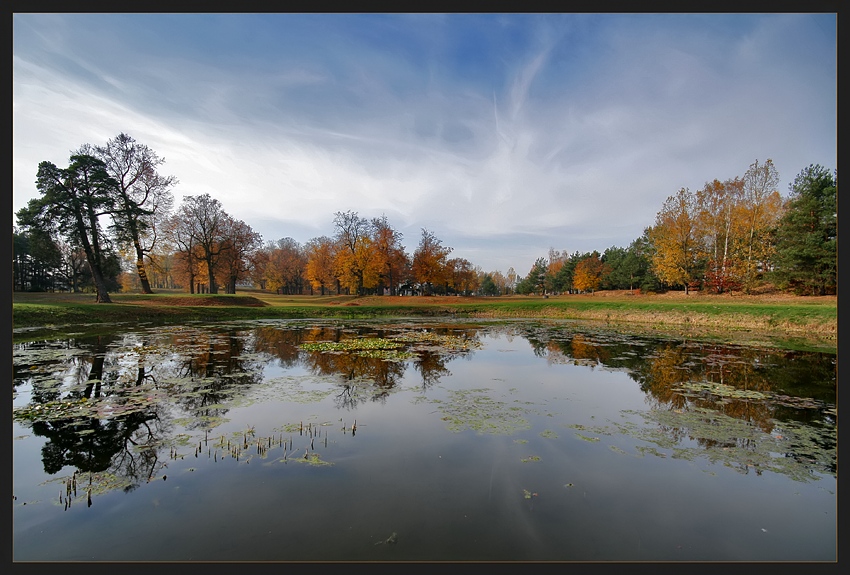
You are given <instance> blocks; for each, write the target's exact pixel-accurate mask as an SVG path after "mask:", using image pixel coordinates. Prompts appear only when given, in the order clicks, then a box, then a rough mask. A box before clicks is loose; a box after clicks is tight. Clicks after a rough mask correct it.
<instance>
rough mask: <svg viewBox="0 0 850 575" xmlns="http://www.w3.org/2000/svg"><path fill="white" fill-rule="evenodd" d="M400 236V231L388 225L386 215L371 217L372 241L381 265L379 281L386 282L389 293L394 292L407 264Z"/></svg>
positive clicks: (393, 293) (392, 293)
mask: <svg viewBox="0 0 850 575" xmlns="http://www.w3.org/2000/svg"><path fill="white" fill-rule="evenodd" d="M402 238H403V236H402V234H401V232H399V231H397V230H396V229H394V228H393V227H392V226H391V225H390V223H389V221H388V220H387V216H386V215H383V216H381V217H380V218H373V219H372V243H373V246H374V248H375V250H376V251H377V255H378V262H379V265H380V267H381V281H382V283H383V282H386V283H385V284H384V285H386V286H387V287H388V288H389V290H390V295H395V294H396V286H397V285H398V284H399V282H400V281H401V279H402V278H403V276H404V272H405V269H406V268H407V267H408V266H409V261H408V257H407V254H406V253H405V251H404V246H402V244H401V240H402Z"/></svg>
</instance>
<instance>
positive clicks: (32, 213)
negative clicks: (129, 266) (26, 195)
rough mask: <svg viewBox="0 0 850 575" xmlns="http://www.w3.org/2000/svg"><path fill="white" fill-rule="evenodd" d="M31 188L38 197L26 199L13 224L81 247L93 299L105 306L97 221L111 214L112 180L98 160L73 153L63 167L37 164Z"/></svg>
mask: <svg viewBox="0 0 850 575" xmlns="http://www.w3.org/2000/svg"><path fill="white" fill-rule="evenodd" d="M36 186H37V188H38V191H39V192H41V197H39V198H34V199H32V200H30V201H29V203H28V204H27V207H26V208H23V209H22V210H20V211H19V212H18V221H19V223H20V224H21V225H22V226H31V227H36V228H40V229H42V230H45V231H48V232H50V233H60V234H63V235H64V236H65V237H66V238H67V239H68V241H69V243H71V244H72V245H79V246H81V247H82V248H83V250H84V251H85V254H86V260H87V261H88V264H89V269H90V270H91V275H92V282H93V284H94V287H95V293H96V299H95V301H97V303H111V302H112V299H111V298H110V297H109V293H108V285H107V281H106V279H107V278H106V267H107V266H108V264H109V261H108V260H109V257H108V256H109V253H108V239H107V238H106V236H105V234H104V232H103V229H102V227H101V224H100V218H101V216H107V215H111V214H112V213H113V212H114V210H115V190H116V187H117V182H116V181H115V180H114V179H113V178H111V177H110V176H109V174H108V173H107V171H106V166H105V164H104V163H103V161H101V160H99V159H98V158H95V157H94V156H91V155H88V154H74V155H72V156H71V158H70V165H69V166H68V167H67V168H65V169H60V168H58V167H56V166H55V165H54V164H52V163H51V162H41V163H40V164H39V166H38V174H37V179H36Z"/></svg>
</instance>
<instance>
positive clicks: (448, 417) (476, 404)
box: [431, 389, 531, 435]
mask: <svg viewBox="0 0 850 575" xmlns="http://www.w3.org/2000/svg"><path fill="white" fill-rule="evenodd" d="M489 391H490V390H488V389H469V390H452V391H449V399H447V400H439V399H432V400H431V402H432V403H435V404H437V405H438V406H439V408H440V411H441V412H442V413H443V416H442V418H441V419H442V420H443V421H445V422H446V423H447V427H448V429H449V430H450V431H452V432H455V433H457V432H461V431H464V430H467V429H468V430H472V431H475V432H477V433H479V434H482V435H483V434H493V435H512V434H514V433H516V432H518V431H524V430H527V429H530V428H531V424H530V423H529V422H528V420H527V419H525V417H524V415H526V414H527V410H526V409H525V408H523V407H519V406H517V405H511V404H509V403H505V402H502V401H498V400H495V399H493V398H492V397H490V395H489ZM513 403H516V402H513Z"/></svg>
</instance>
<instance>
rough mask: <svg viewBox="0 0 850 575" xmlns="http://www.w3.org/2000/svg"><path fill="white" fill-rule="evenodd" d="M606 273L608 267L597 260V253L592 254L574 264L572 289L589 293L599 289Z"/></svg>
mask: <svg viewBox="0 0 850 575" xmlns="http://www.w3.org/2000/svg"><path fill="white" fill-rule="evenodd" d="M607 271H608V266H606V265H605V264H604V263H603V262H602V260H600V259H599V254H598V253H597V252H593V253H592V254H591V255H590V256H588V257H586V258H584V259H583V260H581V261H580V262H578V263H577V264H576V267H575V270H573V289H576V290H578V291H591V292H592V291H595V290H597V289H599V284H600V283H602V276H603V275H604V274H605V273H607Z"/></svg>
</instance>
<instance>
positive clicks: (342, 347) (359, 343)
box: [299, 337, 404, 352]
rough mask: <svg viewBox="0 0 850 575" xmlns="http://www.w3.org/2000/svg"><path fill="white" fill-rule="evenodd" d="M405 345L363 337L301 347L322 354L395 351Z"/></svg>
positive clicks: (308, 344) (381, 338) (307, 344)
mask: <svg viewBox="0 0 850 575" xmlns="http://www.w3.org/2000/svg"><path fill="white" fill-rule="evenodd" d="M403 346H404V344H402V343H400V342H396V341H391V340H389V339H386V338H383V337H362V338H355V339H346V340H343V341H314V342H308V343H302V344H301V345H300V346H299V347H300V348H301V349H303V350H304V351H322V352H352V351H354V352H356V351H374V350H393V349H398V348H400V347H403Z"/></svg>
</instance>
